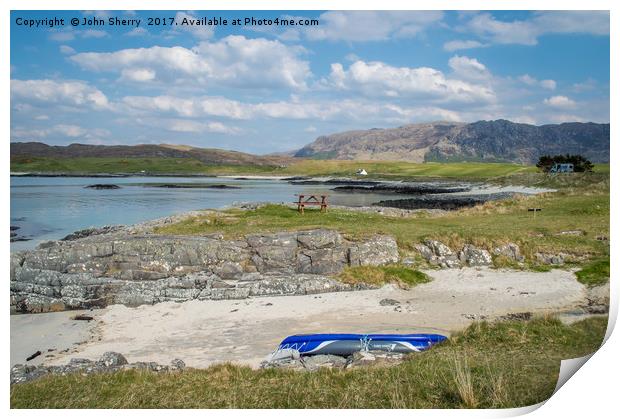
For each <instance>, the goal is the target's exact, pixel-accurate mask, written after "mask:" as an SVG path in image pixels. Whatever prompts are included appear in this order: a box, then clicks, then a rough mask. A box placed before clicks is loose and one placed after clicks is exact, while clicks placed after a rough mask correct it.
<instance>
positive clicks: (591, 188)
mask: <svg viewBox="0 0 620 419" xmlns="http://www.w3.org/2000/svg"><path fill="white" fill-rule="evenodd" d="M589 176H590V177H591V178H592V179H591V180H592V182H590V183H588V185H587V186H586V187H581V186H580V187H575V188H572V187H565V188H564V189H562V190H560V191H558V192H554V193H546V194H541V195H535V196H528V197H523V198H515V199H510V200H505V201H495V202H488V203H486V204H484V205H481V206H477V207H474V208H469V209H462V210H459V211H453V212H449V213H446V214H443V215H441V216H428V215H422V214H420V215H418V216H413V217H406V218H403V217H385V216H382V215H379V214H373V213H362V212H353V211H346V210H340V209H332V210H329V211H328V212H327V213H326V214H323V213H320V212H319V211H318V210H306V212H305V214H303V215H301V214H299V213H298V212H297V211H296V210H295V209H293V208H289V207H285V206H279V205H268V206H265V207H261V208H259V209H257V210H251V211H244V210H238V209H231V210H227V211H223V212H219V213H215V214H212V215H208V216H200V217H193V218H188V219H186V220H184V221H181V222H179V223H176V224H171V225H166V226H164V227H161V228H158V229H156V232H157V233H162V234H181V235H184V234H188V235H201V234H207V233H214V232H221V233H223V234H224V235H225V236H227V237H240V236H243V235H245V234H249V233H253V232H257V231H261V232H276V231H283V230H299V229H312V228H333V229H336V230H338V231H340V232H342V233H343V234H345V235H346V236H350V237H352V238H359V237H365V236H368V235H372V234H376V233H381V234H390V235H392V236H394V237H395V238H396V240H397V242H398V244H399V247H400V248H401V250H402V251H403V252H404V253H407V252H409V251H412V247H413V245H415V244H416V243H420V242H422V241H423V240H424V239H437V240H441V241H443V242H444V243H446V244H448V245H449V246H451V247H453V248H460V247H461V246H462V245H463V244H465V243H472V244H475V245H478V246H481V247H484V248H487V249H491V248H492V247H494V246H497V245H501V244H505V243H507V242H516V243H517V244H519V245H520V247H521V251H522V253H523V254H524V255H525V256H526V258H528V260H529V261H533V260H534V256H533V255H534V254H535V253H536V252H549V253H557V252H566V253H570V254H574V255H579V256H582V257H583V258H584V259H591V260H594V259H608V257H609V245H608V242H607V241H601V240H598V239H597V237H600V236H605V237H608V236H609V202H610V201H609V178H608V177H606V178H605V179H604V180H600V179H599V175H597V174H590V175H589ZM581 182H582V180H580V181H578V183H581ZM532 207H536V208H542V211H541V212H539V213H536V214H535V215H534V213H531V212H528V211H527V209H528V208H532ZM569 230H580V231H582V232H583V235H578V236H576V235H562V234H560V233H561V232H563V231H569ZM412 254H413V252H412ZM497 262H498V263H500V262H501V261H499V260H498V261H497Z"/></svg>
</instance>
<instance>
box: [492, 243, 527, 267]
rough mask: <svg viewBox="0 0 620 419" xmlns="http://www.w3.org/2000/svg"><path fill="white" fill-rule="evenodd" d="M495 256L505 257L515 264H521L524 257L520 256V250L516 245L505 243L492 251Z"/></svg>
mask: <svg viewBox="0 0 620 419" xmlns="http://www.w3.org/2000/svg"><path fill="white" fill-rule="evenodd" d="M493 254H494V255H495V256H505V257H507V258H508V259H512V260H514V261H517V262H523V261H524V260H525V257H523V256H522V255H521V249H520V248H519V245H518V244H516V243H507V244H503V245H501V246H498V247H495V248H494V249H493Z"/></svg>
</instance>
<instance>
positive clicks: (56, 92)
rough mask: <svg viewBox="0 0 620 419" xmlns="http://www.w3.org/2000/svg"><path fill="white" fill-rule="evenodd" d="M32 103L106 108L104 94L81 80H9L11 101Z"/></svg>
mask: <svg viewBox="0 0 620 419" xmlns="http://www.w3.org/2000/svg"><path fill="white" fill-rule="evenodd" d="M24 102H26V103H34V104H52V105H67V106H74V107H79V108H82V107H89V108H91V109H99V110H101V109H108V108H109V102H108V98H107V97H106V95H104V94H103V92H102V91H101V90H99V89H97V88H95V87H92V86H90V85H88V84H87V83H85V82H83V81H55V80H48V79H44V80H16V79H13V80H11V103H12V104H14V103H15V104H20V103H24Z"/></svg>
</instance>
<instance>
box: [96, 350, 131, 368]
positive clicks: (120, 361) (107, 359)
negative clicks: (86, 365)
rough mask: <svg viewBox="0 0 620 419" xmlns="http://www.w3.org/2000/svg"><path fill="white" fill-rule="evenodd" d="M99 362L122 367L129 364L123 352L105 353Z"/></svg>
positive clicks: (107, 365)
mask: <svg viewBox="0 0 620 419" xmlns="http://www.w3.org/2000/svg"><path fill="white" fill-rule="evenodd" d="M99 363H101V364H103V365H104V366H106V367H120V366H121V365H126V364H128V362H127V359H126V358H125V357H124V356H123V354H119V353H118V352H106V353H104V354H103V355H102V356H101V358H99Z"/></svg>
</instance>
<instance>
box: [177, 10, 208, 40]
mask: <svg viewBox="0 0 620 419" xmlns="http://www.w3.org/2000/svg"><path fill="white" fill-rule="evenodd" d="M198 20H199V17H197V16H196V15H195V14H194V13H193V12H177V14H176V16H175V19H174V21H175V22H176V26H174V30H173V31H171V32H168V33H169V34H172V35H178V34H180V33H182V32H185V33H189V34H190V35H192V36H195V37H196V38H198V39H202V40H205V39H209V38H211V37H213V34H214V32H215V30H214V29H213V26H207V25H198V24H196V23H197V21H198Z"/></svg>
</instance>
